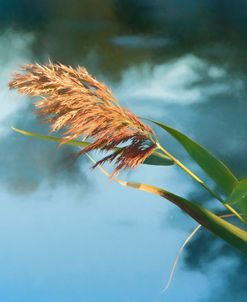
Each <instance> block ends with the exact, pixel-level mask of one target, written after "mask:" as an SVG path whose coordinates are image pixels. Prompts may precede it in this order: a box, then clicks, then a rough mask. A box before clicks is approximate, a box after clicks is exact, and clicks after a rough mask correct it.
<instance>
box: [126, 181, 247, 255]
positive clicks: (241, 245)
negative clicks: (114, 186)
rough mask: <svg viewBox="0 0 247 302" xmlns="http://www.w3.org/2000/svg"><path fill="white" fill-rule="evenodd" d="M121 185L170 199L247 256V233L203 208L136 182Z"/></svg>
mask: <svg viewBox="0 0 247 302" xmlns="http://www.w3.org/2000/svg"><path fill="white" fill-rule="evenodd" d="M120 183H121V184H122V185H125V186H128V187H132V188H135V189H138V190H143V191H146V192H149V193H153V194H156V195H160V196H162V197H163V198H166V199H168V200H169V201H171V202H172V203H174V204H175V205H177V206H178V207H179V208H180V209H182V210H183V211H184V212H186V213H187V214H189V215H190V216H191V217H192V218H193V219H194V220H196V221H197V222H198V223H200V224H201V225H202V226H204V227H205V228H207V229H208V230H209V231H211V232H212V233H214V234H215V235H217V236H219V237H221V238H222V239H224V240H225V241H226V242H228V243H229V244H230V245H232V246H233V247H235V248H236V249H238V250H239V251H241V252H242V253H244V254H245V255H247V231H245V230H243V229H241V228H239V227H237V226H235V225H233V224H232V223H229V222H227V221H225V220H224V219H222V218H220V217H219V216H217V215H216V214H214V213H213V212H211V211H209V210H207V209H205V208H203V207H202V206H200V205H198V204H196V203H194V202H191V201H189V200H187V199H185V198H182V197H180V196H178V195H175V194H173V193H170V192H168V191H166V190H164V189H161V188H157V187H154V186H150V185H147V184H140V183H134V182H123V181H121V182H120Z"/></svg>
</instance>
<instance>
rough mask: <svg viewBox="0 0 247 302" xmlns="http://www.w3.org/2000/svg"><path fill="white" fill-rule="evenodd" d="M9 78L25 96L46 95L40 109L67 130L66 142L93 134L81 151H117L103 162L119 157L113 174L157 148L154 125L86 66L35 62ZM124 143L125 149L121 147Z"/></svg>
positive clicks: (56, 126) (53, 127) (54, 128)
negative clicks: (125, 104)
mask: <svg viewBox="0 0 247 302" xmlns="http://www.w3.org/2000/svg"><path fill="white" fill-rule="evenodd" d="M22 70H23V71H24V72H23V73H22V74H20V73H16V74H15V75H14V77H13V79H12V81H11V82H10V83H9V87H10V88H16V89H18V91H19V92H20V93H22V94H25V95H30V96H41V97H42V99H41V100H39V101H37V102H36V103H35V106H36V108H37V114H38V115H39V116H41V117H42V118H43V119H44V121H45V122H48V123H51V130H52V131H57V130H60V129H62V128H64V129H65V132H64V134H63V138H64V142H66V141H69V140H72V139H78V138H79V139H82V138H83V139H86V138H90V139H92V143H91V144H90V145H89V146H87V147H86V148H84V149H83V150H81V151H80V153H79V154H83V153H86V152H88V151H91V150H96V149H99V150H105V151H112V153H111V154H110V155H107V156H105V157H104V158H103V159H101V160H100V161H99V162H97V163H96V166H97V165H98V164H101V163H104V162H106V161H110V162H112V161H113V162H114V163H115V165H116V168H115V170H114V174H115V173H117V172H118V171H119V170H121V169H125V168H134V167H136V166H138V165H139V164H141V163H142V162H143V161H144V160H145V159H146V158H148V157H149V156H150V155H151V153H152V152H153V150H154V149H155V148H156V144H155V134H154V132H153V130H152V129H151V128H150V127H149V126H147V125H145V124H144V123H143V122H141V121H140V120H139V119H138V118H137V117H136V116H135V115H134V114H132V113H131V112H130V111H128V110H126V109H124V108H122V107H121V106H120V105H119V104H118V102H117V100H116V99H115V98H114V97H113V95H112V93H111V91H110V90H109V89H108V88H107V87H106V86H105V85H104V84H102V83H100V82H98V81H96V80H95V79H94V78H93V77H92V76H91V75H90V74H89V73H88V72H87V70H86V69H85V68H83V67H78V68H77V69H73V68H72V67H70V66H65V65H62V64H52V63H49V64H47V65H39V64H30V65H25V66H23V67H22ZM119 145H120V146H121V148H120V149H116V147H118V146H119Z"/></svg>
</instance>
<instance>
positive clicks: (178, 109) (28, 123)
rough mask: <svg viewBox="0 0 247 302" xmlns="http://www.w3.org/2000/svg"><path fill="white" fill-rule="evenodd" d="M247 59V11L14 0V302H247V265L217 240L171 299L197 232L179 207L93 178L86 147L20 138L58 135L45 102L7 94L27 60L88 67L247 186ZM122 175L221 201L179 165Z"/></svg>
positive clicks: (4, 125) (1, 76) (0, 8)
mask: <svg viewBox="0 0 247 302" xmlns="http://www.w3.org/2000/svg"><path fill="white" fill-rule="evenodd" d="M246 51H247V2H246V3H245V1H227V0H221V1H220V0H218V1H216V0H214V1H213V0H207V1H206V0H203V1H194V0H189V1H178V0H173V1H162V0H156V1H151V0H143V1H139V0H125V1H124V0H115V1H114V0H103V1H97V0H91V1H89V0H83V1H75V0H72V1H64V0H62V1H55V0H52V1H48V0H45V1H37V0H35V1H31V0H21V1H16V0H9V1H6V0H5V1H4V0H0V67H1V68H0V100H1V110H0V134H1V135H0V165H1V169H0V209H1V210H0V246H1V249H0V301H3V302H5V301H6V302H10V301H11V302H12V301H53V302H54V301H59V302H60V301H75V302H76V301H90V302H91V301H92V302H96V301H124V302H129V301H135V302H136V301H142V302H146V301H147V302H154V301H175V302H176V301H184V300H189V301H191V302H208V301H214V302H218V301H222V300H223V299H224V301H225V302H232V301H236V302H245V301H246V296H247V290H246V285H247V279H246V273H245V272H246V267H247V263H246V259H245V258H244V257H243V256H242V255H240V254H239V253H238V252H236V251H235V250H233V249H232V248H231V247H229V246H228V245H226V244H224V243H223V242H222V241H221V240H220V239H217V238H215V237H214V236H213V235H211V234H209V233H208V232H206V231H205V230H200V231H199V232H198V234H197V235H196V236H195V238H194V239H193V240H192V241H191V243H190V244H189V245H188V246H187V247H186V249H185V251H184V252H183V255H182V258H181V260H180V262H179V265H178V268H177V271H176V274H175V277H174V279H173V282H172V284H171V287H170V288H169V290H168V291H167V292H165V293H164V294H162V289H163V288H164V286H165V283H166V280H167V278H168V276H169V273H170V270H171V266H172V262H173V260H174V258H175V255H176V252H177V251H178V249H179V247H180V246H181V244H182V243H183V240H184V239H185V238H186V236H188V235H189V233H190V232H191V231H192V229H193V227H195V226H196V224H195V223H194V222H193V221H192V220H191V219H190V218H189V217H187V216H185V215H184V214H182V213H181V212H180V211H179V209H177V208H174V206H172V205H171V204H169V202H164V201H163V200H160V199H159V198H158V197H155V196H151V195H147V194H145V193H144V192H138V191H137V192H136V191H134V190H131V189H126V188H122V187H119V186H118V185H117V184H115V183H113V182H111V181H109V180H108V179H106V178H105V177H104V176H103V175H102V174H101V173H100V172H99V171H97V170H94V171H92V170H91V163H90V162H89V160H88V159H87V158H81V159H80V160H79V161H77V162H75V161H74V160H72V159H73V154H74V153H75V152H77V151H78V150H76V149H75V148H72V147H61V148H58V147H57V145H55V144H53V143H51V142H45V141H39V140H35V139H31V138H28V137H23V136H21V135H18V134H17V133H13V131H12V130H11V126H15V127H18V128H22V129H25V130H30V131H33V132H40V133H44V134H45V133H47V132H48V131H49V129H48V128H47V126H45V125H43V124H41V123H40V122H39V121H38V119H37V118H36V117H35V116H34V115H33V114H32V112H33V107H32V105H31V100H30V99H28V98H25V97H23V96H20V95H18V94H17V93H16V92H15V91H9V90H8V87H7V83H8V81H9V79H10V75H11V73H13V71H16V70H18V68H19V66H20V65H22V64H24V63H31V62H39V63H45V62H47V61H48V60H49V59H50V60H52V61H54V62H61V63H64V64H69V65H72V66H77V65H83V66H86V67H87V68H88V70H89V72H90V73H91V74H93V75H95V76H96V78H97V79H98V80H101V81H103V82H105V83H106V84H107V85H109V87H110V88H111V89H112V91H113V93H114V95H115V96H116V97H117V98H118V99H119V100H120V102H121V104H123V105H124V106H125V107H129V108H131V109H132V110H133V111H134V112H135V113H136V114H138V115H142V116H147V117H152V118H155V119H158V120H160V121H164V122H165V123H167V124H169V125H171V126H174V127H176V128H177V129H180V130H182V131H183V132H184V133H186V134H188V135H189V136H191V137H192V138H194V139H196V140H197V141H198V142H200V143H201V144H202V145H204V146H205V147H207V148H208V149H209V150H211V151H212V152H213V153H214V154H215V155H217V156H218V157H220V158H221V159H222V160H223V161H224V162H225V163H227V164H228V165H229V166H230V167H231V168H232V170H233V171H234V172H235V174H236V175H237V176H238V177H240V178H241V177H246V174H247V172H246V171H247V160H246V154H247V144H246V127H247V119H246V116H247V99H246V92H247V91H246V90H247V89H246V84H247V78H246V71H247V59H246ZM156 130H157V132H158V133H159V135H160V136H161V137H162V142H163V143H164V144H165V145H166V146H167V148H168V149H169V150H171V151H173V152H174V153H176V154H177V155H178V156H179V157H180V158H181V159H182V160H183V161H184V162H185V163H187V164H188V165H189V166H190V167H191V168H192V169H193V171H195V172H196V173H198V174H199V175H200V176H201V177H202V178H203V179H205V180H207V177H206V176H205V175H204V174H203V173H202V172H201V171H200V170H199V169H198V167H197V166H195V165H194V164H193V163H192V162H191V161H190V159H189V158H188V157H187V156H186V154H185V153H184V152H182V151H181V150H180V149H179V148H178V145H177V144H176V143H174V141H172V140H171V139H170V138H168V137H167V136H165V135H164V134H163V133H162V132H159V130H158V129H156ZM121 177H122V178H124V179H130V180H135V181H136V180H137V181H142V182H146V183H151V184H155V185H159V186H162V187H164V188H166V189H168V190H170V191H172V192H175V193H177V194H180V195H183V196H185V197H188V198H191V199H194V200H198V201H199V202H201V203H204V204H206V205H207V206H209V207H212V206H213V205H214V203H215V201H214V200H212V199H211V198H210V196H208V194H207V193H206V192H204V190H203V189H201V188H198V186H197V185H196V184H194V183H193V182H192V181H191V180H190V179H189V178H188V177H187V176H186V175H184V174H183V172H181V171H180V170H179V169H177V168H175V167H166V168H160V167H147V166H142V167H139V168H138V169H137V170H135V171H131V172H129V171H128V172H126V173H124V174H123V175H121ZM208 181H209V180H208ZM209 183H210V181H209ZM210 184H211V185H213V184H212V183H210Z"/></svg>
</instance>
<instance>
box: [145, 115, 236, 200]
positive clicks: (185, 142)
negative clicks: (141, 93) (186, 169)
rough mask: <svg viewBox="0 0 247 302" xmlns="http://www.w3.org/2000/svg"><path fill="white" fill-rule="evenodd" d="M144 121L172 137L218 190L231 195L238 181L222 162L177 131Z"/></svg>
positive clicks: (158, 123)
mask: <svg viewBox="0 0 247 302" xmlns="http://www.w3.org/2000/svg"><path fill="white" fill-rule="evenodd" d="M146 120H148V121H150V122H152V123H154V124H156V125H157V126H159V127H161V128H162V129H163V130H165V131H166V132H168V133H169V134H170V135H172V136H173V137H174V138H175V139H176V140H177V141H178V142H179V143H180V144H181V145H182V146H183V147H184V149H185V150H186V151H187V153H188V154H189V155H190V157H191V158H192V159H193V160H194V161H195V162H196V163H197V164H198V165H199V166H200V167H201V168H202V170H204V172H205V173H206V174H207V175H208V176H209V177H211V178H212V179H213V180H214V181H215V183H216V184H217V185H218V186H219V188H221V190H222V191H223V192H224V193H225V194H226V195H229V194H231V192H232V190H233V188H234V184H235V183H236V182H237V181H238V179H237V177H236V176H235V175H234V174H233V173H232V172H231V170H230V169H229V168H228V167H227V166H226V165H225V164H224V163H223V162H222V161H220V160H219V159H217V158H216V157H215V156H214V155H212V154H211V153H210V152H209V151H207V150H206V149H205V148H203V147H202V146H201V145H199V144H198V143H196V142H195V141H193V140H192V139H191V138H189V137H188V136H186V135H185V134H183V133H181V132H179V131H178V130H176V129H174V128H172V127H169V126H167V125H165V124H163V123H160V122H157V121H154V120H151V119H146Z"/></svg>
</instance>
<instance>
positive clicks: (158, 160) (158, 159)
mask: <svg viewBox="0 0 247 302" xmlns="http://www.w3.org/2000/svg"><path fill="white" fill-rule="evenodd" d="M12 129H13V130H14V131H15V132H18V133H20V134H23V135H26V136H31V137H35V138H38V139H43V140H49V141H54V142H57V143H64V141H63V139H61V138H59V137H56V136H51V135H43V134H39V133H34V132H29V131H25V130H21V129H18V128H14V127H12ZM64 144H66V145H70V146H76V147H80V148H85V147H87V146H88V145H89V144H90V143H89V142H82V141H77V140H70V141H67V142H65V143H64ZM144 164H147V165H155V166H171V165H173V164H174V162H173V161H172V160H170V159H169V158H168V157H167V156H165V155H163V154H162V153H160V152H158V151H154V152H153V153H152V154H151V155H150V156H149V157H148V158H147V159H146V160H145V161H144Z"/></svg>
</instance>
